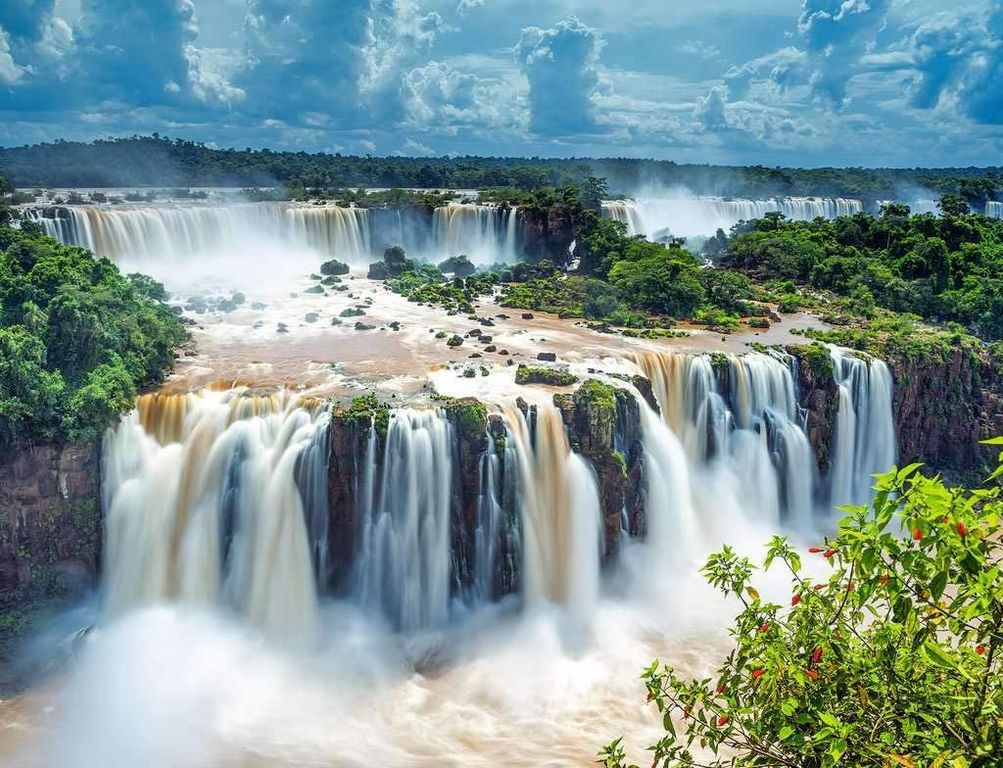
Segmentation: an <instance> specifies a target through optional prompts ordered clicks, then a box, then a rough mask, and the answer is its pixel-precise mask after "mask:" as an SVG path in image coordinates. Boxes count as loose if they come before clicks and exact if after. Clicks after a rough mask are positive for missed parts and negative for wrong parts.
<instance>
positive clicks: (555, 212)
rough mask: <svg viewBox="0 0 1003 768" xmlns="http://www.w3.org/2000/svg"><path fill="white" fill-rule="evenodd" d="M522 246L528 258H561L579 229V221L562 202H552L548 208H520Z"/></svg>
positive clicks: (537, 259) (538, 259) (536, 259)
mask: <svg viewBox="0 0 1003 768" xmlns="http://www.w3.org/2000/svg"><path fill="white" fill-rule="evenodd" d="M519 217H520V226H519V237H520V241H521V242H520V247H521V249H522V252H523V254H525V256H526V258H529V259H533V260H534V261H540V260H541V259H552V260H559V257H560V256H563V255H565V254H567V252H568V248H570V247H571V243H572V242H573V241H574V239H575V236H576V234H577V233H578V231H579V228H580V227H579V223H578V222H577V221H575V219H574V216H573V215H572V213H571V212H570V211H569V210H568V209H567V208H565V207H564V206H562V205H552V206H550V207H549V208H547V209H546V210H538V209H532V208H522V209H520V210H519Z"/></svg>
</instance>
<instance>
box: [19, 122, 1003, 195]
mask: <svg viewBox="0 0 1003 768" xmlns="http://www.w3.org/2000/svg"><path fill="white" fill-rule="evenodd" d="M0 172H2V173H5V174H6V175H7V176H8V178H10V179H11V180H12V181H13V182H14V183H16V184H18V185H19V186H22V187H24V186H47V187H74V186H77V187H91V186H94V187H101V186H129V185H172V186H178V187H185V186H252V187H253V186H257V187H267V188H271V187H274V186H275V185H276V183H278V184H280V185H284V186H285V187H286V188H287V189H288V190H290V191H292V192H296V191H298V190H301V189H304V190H305V189H318V190H335V191H338V190H340V191H342V194H344V195H346V198H345V199H346V200H347V201H351V200H350V199H348V198H347V194H348V191H349V190H352V189H356V190H357V189H358V188H360V187H379V188H394V187H396V188H398V189H391V190H390V191H389V192H387V193H382V194H385V195H388V196H397V197H402V196H405V197H404V198H402V199H409V195H411V194H414V193H407V192H405V191H404V190H405V189H408V188H423V189H437V188H438V189H442V188H452V189H479V190H485V191H486V192H487V194H488V197H489V198H490V199H494V200H498V201H500V202H504V201H507V202H510V203H513V204H519V205H524V204H526V202H527V200H526V198H525V197H523V196H521V195H524V194H525V192H526V191H527V190H532V191H533V194H536V191H537V190H541V189H542V188H550V190H551V192H553V190H554V188H560V187H562V186H564V185H567V184H569V183H580V182H582V181H583V180H585V179H587V177H589V176H605V177H607V178H608V179H609V180H610V187H611V189H612V190H614V191H623V192H625V191H629V190H632V189H637V188H638V187H639V186H640V185H641V183H642V182H645V183H656V184H663V185H665V186H683V187H686V188H688V189H690V190H692V191H693V192H694V193H697V194H719V195H725V196H746V197H763V196H784V195H823V196H840V197H862V198H866V199H886V198H890V197H893V196H894V192H895V190H897V189H901V188H902V187H904V186H919V187H924V188H927V189H932V190H934V191H936V192H938V193H954V194H958V195H961V196H962V197H963V198H964V199H965V200H967V201H968V202H969V203H972V204H978V203H979V202H980V201H982V202H984V201H985V200H987V199H992V198H994V197H995V196H997V195H998V193H999V190H1000V189H1001V188H1003V181H1001V176H1003V172H1001V170H1000V169H998V168H995V169H978V168H957V169H921V170H910V169H902V170H896V169H859V168H811V169H792V168H767V167H763V166H739V167H718V168H714V167H710V166H706V165H682V164H677V163H674V162H671V161H653V160H636V159H630V158H618V159H601V160H590V159H582V158H571V159H541V158H533V159H527V158H506V157H456V158H449V157H443V158H424V157H414V158H412V157H372V156H365V157H351V156H347V155H341V154H326V153H312V154H311V153H307V152H273V151H272V150H269V149H261V150H253V149H249V148H247V149H214V148H211V147H207V146H206V145H204V144H199V143H197V142H192V141H182V140H180V139H175V140H172V139H168V138H166V137H161V136H159V135H158V134H153V135H152V136H134V137H131V138H121V139H99V140H97V141H95V142H93V143H90V144H83V143H79V142H71V141H61V142H57V143H54V144H39V145H35V146H24V147H10V148H7V149H0ZM258 193H259V194H264V195H267V194H269V193H271V194H274V192H273V191H272V190H270V189H266V190H260V189H259V190H258ZM520 193H521V194H520ZM283 194H285V192H283ZM418 194H419V195H420V194H425V193H418ZM546 194H548V193H546V192H544V193H543V195H544V196H546ZM329 199H335V198H334V197H330V198H329ZM542 202H544V201H543V200H542V199H540V200H537V204H540V203H542ZM544 207H546V206H544Z"/></svg>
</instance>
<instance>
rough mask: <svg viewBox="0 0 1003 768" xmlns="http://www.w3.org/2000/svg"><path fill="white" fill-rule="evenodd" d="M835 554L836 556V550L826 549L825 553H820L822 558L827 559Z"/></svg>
mask: <svg viewBox="0 0 1003 768" xmlns="http://www.w3.org/2000/svg"><path fill="white" fill-rule="evenodd" d="M835 554H836V550H834V549H827V550H826V551H825V552H823V553H822V557H826V558H829V557H832V556H833V555H835Z"/></svg>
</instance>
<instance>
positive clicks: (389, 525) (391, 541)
mask: <svg viewBox="0 0 1003 768" xmlns="http://www.w3.org/2000/svg"><path fill="white" fill-rule="evenodd" d="M365 466H366V470H365V476H364V480H363V502H362V509H361V510H360V514H361V523H362V534H361V537H360V540H359V549H358V554H357V557H356V565H357V575H356V592H357V595H358V597H359V599H360V601H361V602H362V603H363V604H365V605H367V606H370V607H373V608H377V609H379V610H381V611H382V612H383V614H384V615H385V616H386V617H387V618H388V620H389V621H390V622H391V623H392V624H393V625H394V626H395V627H396V628H398V629H404V630H415V629H421V628H424V627H429V626H435V625H437V624H443V623H444V622H445V621H446V619H447V618H448V617H449V594H450V550H449V544H450V539H449V530H450V528H449V526H450V491H451V483H452V471H453V441H452V430H451V428H450V425H449V422H448V421H447V420H446V417H445V415H444V414H443V413H442V412H440V411H435V410H432V411H412V410H406V409H402V410H395V411H393V412H392V413H391V416H390V423H389V426H388V428H387V435H386V440H385V447H384V449H383V450H382V452H380V449H379V444H378V441H377V439H376V430H375V429H373V430H372V431H371V433H370V441H369V447H368V449H367V454H366V464H365Z"/></svg>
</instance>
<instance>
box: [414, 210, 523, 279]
mask: <svg viewBox="0 0 1003 768" xmlns="http://www.w3.org/2000/svg"><path fill="white" fill-rule="evenodd" d="M517 221H518V209H516V208H510V207H505V208H503V207H501V206H497V205H481V204H474V203H451V204H449V205H445V206H442V207H440V208H436V209H435V211H434V212H433V214H432V232H433V238H434V242H435V249H436V251H437V256H438V257H446V256H466V257H467V258H469V259H470V261H472V262H474V263H475V264H495V263H498V262H512V261H515V260H516V224H517Z"/></svg>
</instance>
